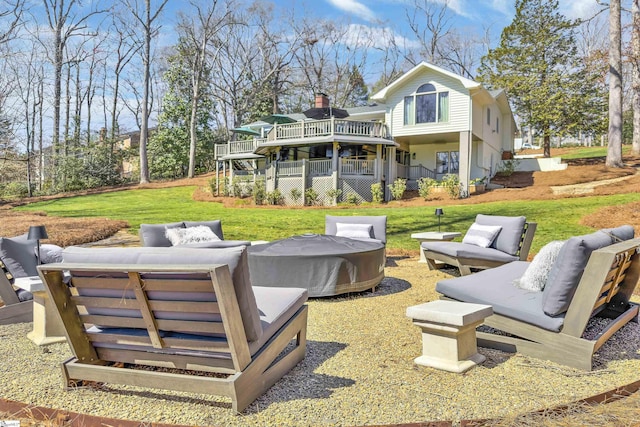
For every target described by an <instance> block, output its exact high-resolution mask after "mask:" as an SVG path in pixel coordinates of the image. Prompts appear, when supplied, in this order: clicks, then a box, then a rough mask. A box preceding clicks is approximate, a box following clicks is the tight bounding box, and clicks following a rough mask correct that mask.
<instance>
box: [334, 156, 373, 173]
mask: <svg viewBox="0 0 640 427" xmlns="http://www.w3.org/2000/svg"><path fill="white" fill-rule="evenodd" d="M340 160H341V162H340V163H341V167H340V174H341V175H375V172H376V161H375V159H373V160H351V159H340Z"/></svg>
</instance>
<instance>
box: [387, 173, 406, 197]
mask: <svg viewBox="0 0 640 427" xmlns="http://www.w3.org/2000/svg"><path fill="white" fill-rule="evenodd" d="M406 190H407V180H406V179H402V178H398V179H396V180H395V181H393V184H389V191H390V192H391V197H393V198H394V199H395V200H400V199H402V196H404V192H405V191H406Z"/></svg>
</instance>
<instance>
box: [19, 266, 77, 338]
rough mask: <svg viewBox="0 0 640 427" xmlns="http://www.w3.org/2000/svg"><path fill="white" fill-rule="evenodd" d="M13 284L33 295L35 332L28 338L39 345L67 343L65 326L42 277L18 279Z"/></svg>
mask: <svg viewBox="0 0 640 427" xmlns="http://www.w3.org/2000/svg"><path fill="white" fill-rule="evenodd" d="M13 284H14V285H15V286H17V287H18V288H20V289H24V290H25V291H29V292H31V293H32V294H33V330H32V331H31V332H29V333H28V334H27V338H29V339H30V340H31V341H33V342H34V343H36V344H37V345H48V344H53V343H57V342H63V341H66V339H67V338H66V336H65V333H64V326H63V325H62V322H61V321H60V319H59V318H58V314H57V313H56V309H55V308H54V307H53V306H52V304H51V300H50V299H49V295H48V294H47V291H46V289H45V288H44V284H43V283H42V280H40V277H39V276H28V277H18V278H16V279H15V281H14V283H13Z"/></svg>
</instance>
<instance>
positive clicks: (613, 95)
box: [606, 0, 624, 168]
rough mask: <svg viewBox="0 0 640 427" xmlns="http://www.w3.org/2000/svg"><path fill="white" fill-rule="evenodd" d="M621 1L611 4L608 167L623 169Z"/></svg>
mask: <svg viewBox="0 0 640 427" xmlns="http://www.w3.org/2000/svg"><path fill="white" fill-rule="evenodd" d="M620 21H621V13H620V0H611V1H610V2H609V146H608V149H607V160H606V165H607V166H609V167H616V168H618V167H622V166H624V164H623V162H622V58H621V56H622V53H621V52H622V37H621V34H622V26H621V22H620Z"/></svg>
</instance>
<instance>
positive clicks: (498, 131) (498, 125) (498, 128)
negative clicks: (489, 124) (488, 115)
mask: <svg viewBox="0 0 640 427" xmlns="http://www.w3.org/2000/svg"><path fill="white" fill-rule="evenodd" d="M496 133H500V118H499V117H496Z"/></svg>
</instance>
